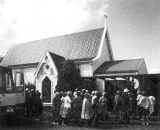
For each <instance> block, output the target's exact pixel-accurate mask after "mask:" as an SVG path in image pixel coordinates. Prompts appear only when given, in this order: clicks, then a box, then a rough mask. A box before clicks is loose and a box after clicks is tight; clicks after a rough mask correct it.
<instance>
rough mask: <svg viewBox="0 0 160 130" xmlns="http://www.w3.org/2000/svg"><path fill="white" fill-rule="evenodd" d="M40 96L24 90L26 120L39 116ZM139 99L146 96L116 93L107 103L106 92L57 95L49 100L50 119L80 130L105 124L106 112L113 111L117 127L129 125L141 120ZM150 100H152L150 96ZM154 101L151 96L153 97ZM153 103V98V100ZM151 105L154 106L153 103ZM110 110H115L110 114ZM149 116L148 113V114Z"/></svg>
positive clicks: (133, 93)
mask: <svg viewBox="0 0 160 130" xmlns="http://www.w3.org/2000/svg"><path fill="white" fill-rule="evenodd" d="M40 95H41V94H40V92H39V91H38V90H37V91H34V89H32V90H31V91H29V90H28V89H26V92H25V96H26V99H25V100H26V101H25V102H26V116H27V117H35V118H37V117H38V116H39V115H41V114H42V100H41V98H40ZM141 96H147V95H146V92H145V91H142V92H141V91H136V93H135V91H134V92H133V91H129V90H128V89H127V88H125V89H124V90H123V91H117V92H116V94H115V96H114V98H113V101H112V102H111V101H109V97H110V95H108V94H107V93H106V92H103V93H100V92H99V91H92V92H89V91H88V90H85V89H82V90H81V91H78V89H76V90H75V92H73V93H72V92H71V91H68V92H56V93H55V94H54V97H53V99H52V117H53V119H54V122H56V123H58V124H60V125H61V124H66V125H68V124H69V123H72V124H73V125H77V126H81V125H82V123H85V124H86V126H88V125H92V126H97V125H99V122H102V123H103V124H107V123H108V119H109V111H110V110H111V109H112V110H113V111H112V112H113V113H114V114H115V119H119V123H129V122H130V120H131V119H132V118H133V117H135V116H137V118H138V117H139V118H141V116H142V114H143V112H144V111H143V110H144V109H143V108H142V107H141V105H140V101H142V100H139V99H140V97H141ZM150 97H151V96H150ZM152 97H153V96H152ZM152 99H153V100H154V101H155V98H152ZM152 103H154V102H152ZM110 106H114V107H113V108H111V109H110V110H109V107H110ZM147 112H148V111H147Z"/></svg>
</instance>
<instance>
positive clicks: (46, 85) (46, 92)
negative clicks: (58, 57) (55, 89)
mask: <svg viewBox="0 0 160 130" xmlns="http://www.w3.org/2000/svg"><path fill="white" fill-rule="evenodd" d="M42 102H43V103H51V81H50V79H49V78H48V77H46V78H45V79H44V80H43V81H42Z"/></svg>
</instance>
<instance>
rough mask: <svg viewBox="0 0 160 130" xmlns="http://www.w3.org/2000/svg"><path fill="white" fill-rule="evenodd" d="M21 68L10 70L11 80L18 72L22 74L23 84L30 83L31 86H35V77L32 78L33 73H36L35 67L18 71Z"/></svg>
mask: <svg viewBox="0 0 160 130" xmlns="http://www.w3.org/2000/svg"><path fill="white" fill-rule="evenodd" d="M20 68H21V67H19V68H17V69H16V68H15V69H14V68H13V69H12V73H13V79H15V77H14V74H15V73H16V72H20V71H22V72H23V73H24V82H25V84H28V83H31V84H35V77H34V73H35V71H36V69H37V68H36V67H30V68H29V67H27V68H23V69H20Z"/></svg>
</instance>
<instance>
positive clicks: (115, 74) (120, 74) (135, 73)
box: [94, 72, 138, 77]
mask: <svg viewBox="0 0 160 130" xmlns="http://www.w3.org/2000/svg"><path fill="white" fill-rule="evenodd" d="M123 75H131V76H132V75H138V73H137V72H133V73H114V74H95V75H94V77H96V76H97V77H100V76H123Z"/></svg>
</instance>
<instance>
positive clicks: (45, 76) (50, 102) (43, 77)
mask: <svg viewBox="0 0 160 130" xmlns="http://www.w3.org/2000/svg"><path fill="white" fill-rule="evenodd" d="M46 77H48V78H49V80H50V81H51V102H50V103H44V102H43V104H52V96H53V95H52V94H53V93H52V87H53V82H52V80H51V79H50V77H49V76H47V75H44V77H43V78H42V80H41V98H42V95H43V94H42V87H43V83H42V82H43V80H44V79H45V78H46Z"/></svg>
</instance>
